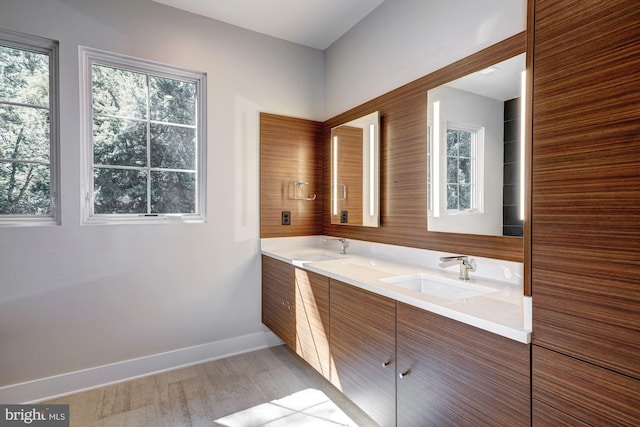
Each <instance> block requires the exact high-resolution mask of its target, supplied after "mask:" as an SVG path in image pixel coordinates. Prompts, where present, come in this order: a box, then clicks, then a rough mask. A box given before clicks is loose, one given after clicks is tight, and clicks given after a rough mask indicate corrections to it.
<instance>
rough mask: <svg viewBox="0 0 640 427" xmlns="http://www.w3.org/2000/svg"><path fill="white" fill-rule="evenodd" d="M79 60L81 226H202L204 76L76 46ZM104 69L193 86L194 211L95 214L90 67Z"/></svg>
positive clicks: (205, 131) (204, 159)
mask: <svg viewBox="0 0 640 427" xmlns="http://www.w3.org/2000/svg"><path fill="white" fill-rule="evenodd" d="M78 50H79V57H80V126H81V137H82V144H81V146H82V153H81V155H82V171H83V172H82V176H81V187H82V194H81V197H82V224H114V223H117V224H158V223H175V222H190V223H193V222H195V223H202V222H206V182H207V180H206V158H207V155H206V147H207V142H206V136H207V130H206V123H207V120H206V117H207V115H206V94H207V87H206V73H203V72H196V71H190V70H186V69H183V68H179V67H175V66H171V65H167V64H162V63H159V62H154V61H149V60H145V59H139V58H134V57H131V56H127V55H121V54H118V53H112V52H107V51H103V50H99V49H93V48H90V47H86V46H79V48H78ZM94 64H96V65H104V66H108V67H113V68H117V69H121V70H127V71H133V72H137V73H142V74H149V75H153V76H158V77H165V78H173V79H176V80H181V81H188V82H191V83H195V86H196V209H195V213H181V214H174V213H171V214H96V213H95V212H94V182H93V102H92V86H91V73H92V66H93V65H94Z"/></svg>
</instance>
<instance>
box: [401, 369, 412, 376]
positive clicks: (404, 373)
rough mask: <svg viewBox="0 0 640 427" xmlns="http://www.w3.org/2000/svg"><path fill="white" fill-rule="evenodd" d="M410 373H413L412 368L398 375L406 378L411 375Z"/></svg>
mask: <svg viewBox="0 0 640 427" xmlns="http://www.w3.org/2000/svg"><path fill="white" fill-rule="evenodd" d="M409 373H411V369H407V370H406V371H404V372H400V373H399V374H398V376H399V377H400V378H404V377H406V376H407V375H409Z"/></svg>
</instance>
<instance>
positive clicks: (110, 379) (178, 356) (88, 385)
mask: <svg viewBox="0 0 640 427" xmlns="http://www.w3.org/2000/svg"><path fill="white" fill-rule="evenodd" d="M281 343H282V341H281V340H280V339H279V338H278V337H277V336H276V335H275V334H274V333H273V332H270V331H264V332H256V333H253V334H249V335H243V336H239V337H235V338H230V339H226V340H222V341H215V342H211V343H207V344H201V345H197V346H193V347H187V348H181V349H178V350H173V351H168V352H165V353H159V354H153V355H151V356H145V357H140V358H137V359H131V360H125V361H123V362H117V363H112V364H109V365H103V366H97V367H95V368H89V369H83V370H80V371H75V372H69V373H66V374H61V375H55V376H52V377H46V378H40V379H37V380H32V381H27V382H23V383H18V384H11V385H8V386H3V387H0V402H1V403H3V404H8V403H35V402H41V401H45V400H50V399H54V398H57V397H61V396H66V395H69V394H74V393H78V392H82V391H87V390H91V389H94V388H98V387H103V386H106V385H110V384H114V383H119V382H123V381H128V380H132V379H135V378H140V377H144V376H148V375H153V374H157V373H160V372H165V371H170V370H172V369H177V368H182V367H185V366H190V365H196V364H198V363H203V362H207V361H211V360H215V359H222V358H224V357H228V356H233V355H235V354H241V353H247V352H249V351H253V350H258V349H261V348H267V347H273V346H276V345H279V344H281Z"/></svg>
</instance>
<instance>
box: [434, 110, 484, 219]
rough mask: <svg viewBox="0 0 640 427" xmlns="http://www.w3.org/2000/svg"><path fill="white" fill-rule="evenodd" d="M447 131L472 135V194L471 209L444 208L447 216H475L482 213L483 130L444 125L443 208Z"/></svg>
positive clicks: (446, 181)
mask: <svg viewBox="0 0 640 427" xmlns="http://www.w3.org/2000/svg"><path fill="white" fill-rule="evenodd" d="M449 130H456V131H463V132H470V133H471V134H472V145H473V146H472V152H474V154H475V157H473V159H474V162H473V166H472V169H473V172H472V175H473V184H472V186H473V192H472V196H471V197H472V207H471V209H464V210H460V209H448V208H445V211H446V212H447V215H475V214H482V213H484V128H483V127H478V126H474V125H469V124H462V123H455V122H449V121H447V123H446V128H445V131H444V135H443V141H442V144H443V148H442V156H443V158H442V164H443V167H442V171H443V173H444V179H443V181H442V182H443V184H444V185H443V189H444V191H443V194H442V196H443V197H444V200H443V203H444V205H443V206H447V202H446V201H447V191H448V190H447V185H448V179H447V157H448V156H447V134H448V132H449Z"/></svg>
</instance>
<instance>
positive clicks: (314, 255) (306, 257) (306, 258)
mask: <svg viewBox="0 0 640 427" xmlns="http://www.w3.org/2000/svg"><path fill="white" fill-rule="evenodd" d="M289 257H290V258H291V259H292V260H293V261H294V263H296V262H297V263H301V264H302V263H305V262H319V261H330V260H334V259H344V258H345V255H340V254H338V253H331V252H328V251H313V252H300V253H297V254H293V255H290V256H289Z"/></svg>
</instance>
